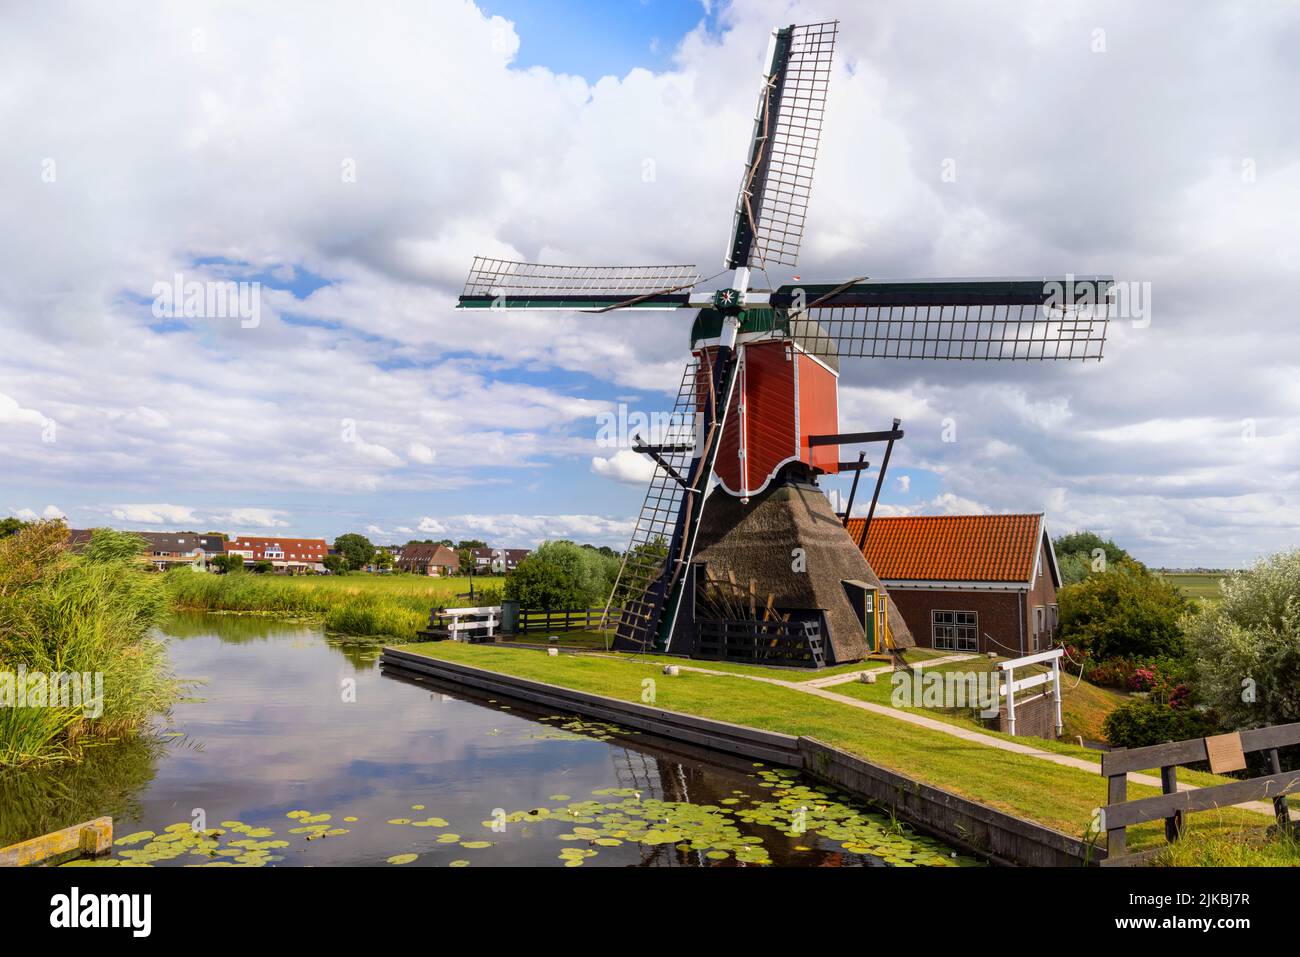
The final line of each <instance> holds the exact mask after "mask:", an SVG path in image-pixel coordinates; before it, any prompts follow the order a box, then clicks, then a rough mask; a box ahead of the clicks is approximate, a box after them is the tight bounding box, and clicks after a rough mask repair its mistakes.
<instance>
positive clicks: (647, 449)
mask: <svg viewBox="0 0 1300 957" xmlns="http://www.w3.org/2000/svg"><path fill="white" fill-rule="evenodd" d="M659 448H664V446H653V445H634V446H632V451H633V452H640V453H641V454H643V455H648V456H650V458H652V459H654V460H655V461H656V462H657V463H659V467H660V468H661V469H663V470H664V471H665V472H667V473H668V475H669V477H671V478H672V480H673V481H674V482H676V483H677V484H678V485H680V486H681V487H682V488H684V489H686V491H687V493H690V492H694V491H695V489H693V488H691V486H690V483H689V482H687V481H686V479H684V478H683V477H682V473H681V472H679V471H677V470H676V469H675V468H673V467H672V464H671V463H670V462H669V461H668V460H667V459H666V458H664V457H663V456H662V455H660V454H659V452H658V449H659ZM692 448H694V446H687V447H686V449H687V450H690V449H692Z"/></svg>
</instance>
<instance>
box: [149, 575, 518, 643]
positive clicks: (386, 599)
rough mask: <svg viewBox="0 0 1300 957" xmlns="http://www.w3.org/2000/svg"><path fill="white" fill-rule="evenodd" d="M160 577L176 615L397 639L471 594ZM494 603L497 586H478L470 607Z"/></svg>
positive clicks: (390, 584) (267, 579)
mask: <svg viewBox="0 0 1300 957" xmlns="http://www.w3.org/2000/svg"><path fill="white" fill-rule="evenodd" d="M164 578H165V580H166V586H167V591H168V594H169V596H170V598H171V602H172V605H173V607H174V608H176V609H179V610H183V611H206V612H239V613H244V614H262V615H271V616H277V617H297V618H311V619H314V620H319V621H320V622H321V623H322V625H323V626H324V628H325V630H326V631H328V632H334V633H336V634H340V635H349V636H354V637H373V638H379V639H386V640H387V639H393V640H399V641H412V640H414V639H415V638H416V633H417V632H418V631H419V630H420V629H422V628H424V627H425V626H426V625H427V624H428V622H429V614H430V612H432V611H433V610H435V609H442V608H446V607H448V606H455V605H456V604H458V603H460V602H464V601H468V599H461V598H457V597H456V595H458V594H461V593H463V592H465V591H468V589H469V579H468V578H444V579H430V578H423V577H417V576H414V575H383V576H376V575H345V576H329V577H316V576H311V577H285V576H279V575H257V574H253V573H251V572H235V573H233V574H226V575H208V574H194V573H193V572H191V571H189V570H188V569H177V570H175V571H172V572H169V573H168V574H167V575H166V576H164ZM500 601H501V589H500V586H489V587H487V588H483V587H481V583H476V586H475V598H474V602H475V604H477V605H493V604H499V603H500Z"/></svg>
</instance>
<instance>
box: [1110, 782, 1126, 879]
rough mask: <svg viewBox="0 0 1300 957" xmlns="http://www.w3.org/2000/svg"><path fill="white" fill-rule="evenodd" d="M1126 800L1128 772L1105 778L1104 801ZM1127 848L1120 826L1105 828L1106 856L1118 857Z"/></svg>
mask: <svg viewBox="0 0 1300 957" xmlns="http://www.w3.org/2000/svg"><path fill="white" fill-rule="evenodd" d="M1126 800H1128V772H1124V773H1123V774H1112V775H1111V776H1110V777H1108V778H1107V779H1106V803H1107V804H1123V803H1124V802H1125V801H1126ZM1127 850H1128V836H1127V834H1126V833H1125V830H1124V828H1122V827H1112V828H1107V829H1106V856H1107V857H1108V858H1111V857H1120V856H1122V855H1123V854H1124V853H1125V852H1126V851H1127Z"/></svg>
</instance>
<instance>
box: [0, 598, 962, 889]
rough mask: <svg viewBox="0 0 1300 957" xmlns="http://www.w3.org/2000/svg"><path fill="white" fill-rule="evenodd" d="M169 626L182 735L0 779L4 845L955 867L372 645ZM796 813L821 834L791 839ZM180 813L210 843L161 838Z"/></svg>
mask: <svg viewBox="0 0 1300 957" xmlns="http://www.w3.org/2000/svg"><path fill="white" fill-rule="evenodd" d="M166 631H167V634H168V635H169V636H170V638H171V639H172V640H171V641H170V644H169V648H170V653H171V656H172V659H173V663H174V666H175V669H176V672H177V674H178V675H180V676H182V677H186V678H191V679H197V680H198V681H199V682H201V683H200V684H198V685H196V686H195V690H194V692H193V694H192V695H191V696H190V697H189V698H188V699H187V700H184V701H182V702H180V703H179V704H178V705H177V706H176V708H175V710H174V712H173V714H172V715H171V718H170V721H169V723H168V724H167V725H166V726H160V728H159V730H160V732H166V733H170V734H173V735H178V736H177V737H172V738H158V739H155V740H152V741H136V742H132V743H129V744H119V745H113V746H110V747H104V748H97V749H95V750H94V751H93V752H92V753H91V755H90V757H89V758H88V759H87V760H86V761H85V762H84V763H82V764H81V765H77V766H73V767H68V768H62V769H59V770H57V771H50V772H27V773H23V774H11V775H6V776H0V841H3V842H5V843H9V842H12V841H17V840H22V839H24V838H27V837H32V836H35V835H37V834H41V833H45V832H47V831H50V830H54V829H57V828H59V827H66V826H68V825H70V824H75V823H77V822H79V821H84V820H88V819H90V818H92V817H96V816H99V815H103V814H110V815H112V816H113V818H114V830H115V834H116V835H117V836H118V837H119V838H123V837H127V836H131V835H133V834H134V835H136V839H135V840H133V841H132V842H130V843H129V844H123V845H120V846H119V849H118V851H117V852H116V854H115V858H116V859H118V860H119V861H128V860H135V861H137V862H141V863H153V864H192V863H206V862H214V863H229V862H238V863H273V864H274V863H280V864H304V865H316V866H319V865H338V864H377V863H383V862H385V861H387V860H389V859H397V860H407V859H408V858H409V856H410V855H412V854H414V855H415V857H414V859H412V860H411V863H410V865H409V866H440V865H441V866H446V865H450V864H455V865H457V866H463V865H465V864H466V863H468V864H472V865H474V866H483V865H539V866H558V865H560V864H561V863H565V864H568V865H569V866H579V865H581V866H610V865H614V866H699V865H725V866H732V865H734V864H736V863H738V862H742V863H743V862H752V863H765V862H767V861H770V862H771V863H774V864H787V865H832V866H834V865H843V864H870V863H879V862H881V861H884V860H893V861H895V862H904V863H949V862H951V859H950V858H949V857H948V851H947V849H945V848H942V847H941V846H940V845H938V844H935V843H934V842H928V841H924V840H918V839H915V838H914V837H905V836H900V835H898V834H897V833H895V832H891V831H890V829H889V822H888V821H886V820H885V819H884V818H883V817H881V816H879V815H872V814H867V813H865V812H864V810H863V809H861V808H857V809H853V808H847V807H845V806H844V805H842V804H840V803H839V802H837V801H836V800H835V797H834V795H833V793H831V792H825V793H823V792H814V791H813V790H811V789H810V788H809V786H808V785H809V782H806V781H802V780H800V779H798V778H797V777H795V776H792V775H791V776H787V777H782V776H780V775H779V774H778V772H777V771H775V770H773V769H765V768H761V767H755V766H754V764H753V763H752V762H748V761H743V760H740V759H734V758H727V757H720V756H719V755H716V754H713V753H711V752H708V753H706V752H700V751H697V750H694V749H691V748H690V747H688V746H683V745H679V744H676V743H672V744H670V743H666V742H659V741H655V740H652V739H650V738H648V737H646V736H642V735H635V734H623V733H621V732H618V731H617V729H613V728H611V727H610V726H599V725H591V724H587V723H584V722H575V721H574V720H573V719H572V716H568V717H562V716H556V715H550V714H546V713H544V712H537V711H534V710H530V709H529V708H527V707H525V706H523V705H519V704H510V703H506V702H501V701H493V700H492V699H489V698H486V697H484V696H481V695H475V694H473V693H471V692H468V691H466V689H463V688H460V687H453V686H445V685H437V684H431V683H427V682H418V683H417V682H412V681H406V680H399V679H395V678H392V677H386V676H383V675H381V674H380V672H379V669H378V667H377V664H376V659H377V655H378V648H376V647H370V646H365V645H356V644H344V643H340V642H333V641H330V640H329V639H327V638H326V636H325V635H323V634H322V633H321V631H320V629H319V628H317V627H315V626H312V625H309V624H305V623H296V622H285V621H277V620H274V619H268V618H259V617H244V616H233V615H221V616H202V615H188V616H178V617H177V619H176V620H175V621H174V622H171V623H170V624H169V625H168V627H167V629H166ZM593 792H596V793H594V794H593ZM783 802H784V803H783ZM798 808H811V810H810V811H809V814H810V815H811V819H812V821H813V822H814V823H816V824H817V828H816V829H815V830H811V829H810V832H809V833H802V832H800V831H796V830H795V829H793V828H792V824H791V822H792V820H793V818H792V817H791V814H793V813H795V812H796V811H797V810H798ZM195 820H198V821H200V822H201V823H203V824H204V825H205V826H206V827H207V828H209V829H212V830H213V831H214V832H215V831H221V832H223V833H222V834H219V835H217V834H214V836H212V837H211V838H210V839H207V840H203V839H199V838H193V836H192V835H191V834H190V833H189V829H188V827H185V828H176V829H174V830H173V831H171V832H170V833H169V832H168V831H167V828H168V827H169V826H176V825H180V824H185V825H188V824H189V823H190V822H191V821H195ZM503 821H504V828H503V829H493V828H492V826H491V825H492V824H493V823H494V822H495V823H497V824H498V826H499V827H500V825H501V823H502V822H503ZM390 822H397V823H390ZM810 828H811V825H810ZM877 841H879V842H880V843H877ZM846 843H847V844H849V845H850V848H851V849H845V848H844V846H843V845H844V844H846ZM575 860H576V863H575Z"/></svg>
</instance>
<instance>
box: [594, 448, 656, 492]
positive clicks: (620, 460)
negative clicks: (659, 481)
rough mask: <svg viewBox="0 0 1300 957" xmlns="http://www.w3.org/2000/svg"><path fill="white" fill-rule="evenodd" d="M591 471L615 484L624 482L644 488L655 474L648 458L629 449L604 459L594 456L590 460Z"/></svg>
mask: <svg viewBox="0 0 1300 957" xmlns="http://www.w3.org/2000/svg"><path fill="white" fill-rule="evenodd" d="M591 471H592V472H593V473H594V474H596V475H600V476H603V477H604V478H611V479H613V480H614V481H616V482H626V483H628V484H629V485H640V486H641V487H642V488H644V487H645V486H646V484H647V483H648V482H649V481H650V479H651V478H652V477H653V476H654V474H655V465H654V462H653V461H652V460H651V459H650V458H649V457H648V456H645V455H639V454H637V453H636V452H633V451H632V450H631V449H619V450H618V451H617V452H615V453H614V454H613V455H610V456H607V457H604V458H602V457H600V456H598V455H597V456H594V457H593V458H592V460H591Z"/></svg>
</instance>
